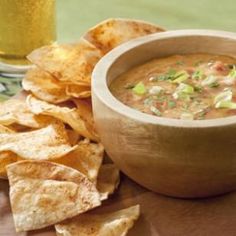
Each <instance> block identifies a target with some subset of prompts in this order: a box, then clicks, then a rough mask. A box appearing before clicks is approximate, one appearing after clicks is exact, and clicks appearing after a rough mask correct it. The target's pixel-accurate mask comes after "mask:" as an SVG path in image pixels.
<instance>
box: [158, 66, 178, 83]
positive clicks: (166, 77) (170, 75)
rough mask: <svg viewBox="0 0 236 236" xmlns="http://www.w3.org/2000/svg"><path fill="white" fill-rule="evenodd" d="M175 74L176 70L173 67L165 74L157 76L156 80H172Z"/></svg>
mask: <svg viewBox="0 0 236 236" xmlns="http://www.w3.org/2000/svg"><path fill="white" fill-rule="evenodd" d="M175 74H176V71H175V70H174V69H170V70H169V71H168V72H167V73H166V74H164V75H160V76H159V77H158V80H160V81H164V80H172V79H174V78H175V77H174V76H175Z"/></svg>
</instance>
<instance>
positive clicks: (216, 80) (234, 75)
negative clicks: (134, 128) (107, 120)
mask: <svg viewBox="0 0 236 236" xmlns="http://www.w3.org/2000/svg"><path fill="white" fill-rule="evenodd" d="M110 90H111V92H112V93H113V95H114V96H115V97H116V98H117V99H119V100H120V101H121V102H123V103H124V104H126V105H127V106H129V107H132V108H134V109H136V110H138V111H141V112H144V113H148V114H152V115H155V116H159V117H168V118H175V119H184V120H202V119H214V118H220V117H226V116H232V115H236V59H235V58H233V57H229V56H220V55H213V54H187V55H174V56H170V57H166V58H158V59H154V60H151V61H149V62H147V63H145V64H143V65H139V66H137V67H134V68H132V69H130V70H129V71H127V72H125V73H123V74H122V75H120V76H119V77H118V78H116V79H115V80H114V81H113V82H112V83H111V86H110Z"/></svg>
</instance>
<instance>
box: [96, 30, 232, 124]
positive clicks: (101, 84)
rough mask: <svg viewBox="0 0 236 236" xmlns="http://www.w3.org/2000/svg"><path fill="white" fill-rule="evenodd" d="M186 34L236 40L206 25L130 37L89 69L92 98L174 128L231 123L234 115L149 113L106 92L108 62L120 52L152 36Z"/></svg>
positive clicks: (126, 114) (136, 117) (129, 115)
mask: <svg viewBox="0 0 236 236" xmlns="http://www.w3.org/2000/svg"><path fill="white" fill-rule="evenodd" d="M188 36H202V37H205V36H206V37H207V36H213V37H218V38H224V39H226V40H227V39H231V40H235V41H236V33H233V32H228V31H218V30H208V29H185V30H171V31H167V32H158V33H154V34H151V35H147V36H142V37H139V38H136V39H133V40H130V41H128V42H126V43H123V44H121V45H120V46H118V47H116V48H114V49H113V50H111V51H110V52H109V53H107V54H106V55H105V56H104V57H102V58H101V59H100V61H99V62H98V63H97V64H96V66H95V68H94V70H93V73H92V99H93V97H94V96H96V97H97V98H98V99H99V100H100V101H101V102H102V103H104V104H105V105H106V106H107V107H108V108H109V109H111V110H113V111H114V112H116V113H119V114H120V115H122V116H124V117H127V118H130V119H132V120H136V121H138V122H142V123H146V124H153V125H161V126H169V127H177V128H179V127H181V128H207V127H220V126H229V125H235V124H236V115H235V116H228V117H223V118H216V119H206V120H181V119H173V118H166V117H157V116H154V115H149V114H147V113H142V112H141V111H137V110H135V109H133V108H131V107H129V106H127V105H125V104H123V103H122V102H121V101H119V100H118V99H117V98H116V97H115V96H114V95H113V94H112V93H111V92H110V89H109V87H108V85H107V73H108V71H109V69H110V67H111V66H112V64H113V63H114V62H115V61H116V59H118V58H119V57H120V56H121V55H122V54H123V53H125V52H127V51H129V50H133V49H135V48H137V47H139V46H141V45H143V44H146V43H150V42H153V41H156V40H163V39H169V38H177V37H188ZM94 109H95V108H94Z"/></svg>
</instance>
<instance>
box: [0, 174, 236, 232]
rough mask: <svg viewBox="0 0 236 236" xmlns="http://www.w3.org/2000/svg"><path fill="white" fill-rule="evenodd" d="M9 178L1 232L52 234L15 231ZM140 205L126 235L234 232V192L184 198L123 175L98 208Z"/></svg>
mask: <svg viewBox="0 0 236 236" xmlns="http://www.w3.org/2000/svg"><path fill="white" fill-rule="evenodd" d="M8 190H9V189H8V182H7V181H3V180H2V181H0V236H16V235H22V236H25V235H30V236H55V232H54V229H53V228H52V227H51V228H47V229H46V230H38V231H34V232H28V233H18V234H16V233H15V230H14V224H13V219H12V215H11V210H10V204H9V197H8ZM133 204H140V205H141V217H140V218H139V220H138V221H137V222H136V223H135V225H134V227H133V228H132V229H131V230H130V231H129V233H128V236H154V235H155V236H235V235H236V193H230V194H226V195H222V196H218V197H214V198H208V199H200V200H183V199H175V198H170V197H165V196H162V195H159V194H155V193H153V192H150V191H148V190H146V189H144V188H142V187H140V186H139V185H137V184H135V183H134V182H133V181H131V180H130V179H128V178H127V177H125V176H122V181H121V185H120V187H119V189H118V191H117V192H116V193H115V194H114V195H113V196H112V197H111V198H110V200H108V201H106V202H104V204H103V207H102V208H99V209H97V210H96V211H98V212H109V211H112V210H115V209H121V208H124V207H128V206H131V205H133Z"/></svg>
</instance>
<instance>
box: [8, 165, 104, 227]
mask: <svg viewBox="0 0 236 236" xmlns="http://www.w3.org/2000/svg"><path fill="white" fill-rule="evenodd" d="M7 175H8V178H9V183H10V202H11V209H12V213H13V218H14V222H15V228H16V231H17V232H20V231H27V230H34V229H40V228H44V227H46V226H49V225H52V224H55V223H58V222H60V221H62V220H65V219H67V218H71V217H73V216H75V215H78V214H80V213H83V212H86V211H88V210H90V209H92V208H94V207H96V206H99V205H100V199H99V194H98V192H97V190H96V188H95V186H94V184H93V183H92V182H90V181H89V180H88V179H87V177H86V176H85V175H83V174H81V173H80V172H79V171H77V170H74V169H72V168H69V167H66V166H63V165H59V164H56V163H51V162H47V161H20V162H17V163H14V164H11V165H8V166H7Z"/></svg>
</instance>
